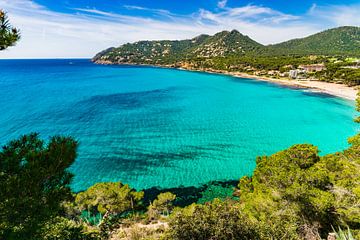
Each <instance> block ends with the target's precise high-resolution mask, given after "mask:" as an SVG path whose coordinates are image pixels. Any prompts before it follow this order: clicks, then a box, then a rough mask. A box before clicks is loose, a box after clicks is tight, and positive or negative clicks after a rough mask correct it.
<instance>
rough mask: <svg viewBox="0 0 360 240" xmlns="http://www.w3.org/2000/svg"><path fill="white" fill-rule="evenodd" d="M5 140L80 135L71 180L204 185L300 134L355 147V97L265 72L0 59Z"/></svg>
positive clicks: (331, 146) (326, 144)
mask: <svg viewBox="0 0 360 240" xmlns="http://www.w3.org/2000/svg"><path fill="white" fill-rule="evenodd" d="M0 98H1V105H0V143H1V145H3V144H5V143H6V142H7V141H9V140H11V139H13V138H17V137H19V136H20V135H22V134H25V133H29V132H39V133H40V134H41V137H43V138H47V137H48V136H51V135H54V134H63V135H71V136H74V137H75V138H76V139H78V140H79V141H80V147H79V157H78V159H77V160H76V162H75V164H74V165H73V166H72V167H71V170H72V172H73V173H74V174H75V178H74V182H73V184H72V187H73V189H74V190H75V191H77V190H82V189H85V188H87V187H89V186H91V185H92V184H94V183H96V182H99V181H117V180H121V181H123V182H125V183H129V184H130V185H131V186H133V187H136V188H138V189H141V188H148V187H153V186H160V187H164V188H165V187H166V188H167V187H178V186H180V185H184V186H198V185H199V184H203V183H206V182H209V181H212V180H230V179H238V178H240V177H241V176H243V175H245V174H251V173H252V171H253V169H254V167H255V158H256V156H258V155H264V154H272V153H274V152H276V151H279V150H282V149H285V148H287V147H289V146H291V145H293V144H296V143H313V144H315V145H318V146H319V149H320V150H321V154H326V153H331V152H335V151H339V150H342V149H344V148H346V147H347V143H346V139H347V137H349V136H351V135H354V134H355V133H356V131H357V126H356V124H355V123H353V121H352V118H353V117H354V116H355V111H354V103H353V102H350V101H346V100H343V99H340V98H335V97H331V96H328V95H319V94H315V93H311V92H308V91H306V90H294V89H288V88H284V87H280V86H277V85H274V84H270V83H265V82H261V81H256V80H250V79H242V78H233V77H229V76H223V75H214V74H206V73H195V72H187V71H180V70H171V69H161V68H152V67H131V66H100V65H95V64H92V63H91V62H90V61H89V60H0Z"/></svg>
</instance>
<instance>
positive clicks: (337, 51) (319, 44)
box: [269, 27, 360, 56]
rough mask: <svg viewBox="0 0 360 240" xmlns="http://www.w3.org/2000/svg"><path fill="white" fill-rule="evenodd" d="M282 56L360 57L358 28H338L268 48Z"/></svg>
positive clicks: (359, 30) (359, 29)
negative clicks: (280, 53)
mask: <svg viewBox="0 0 360 240" xmlns="http://www.w3.org/2000/svg"><path fill="white" fill-rule="evenodd" d="M269 50H270V51H272V52H278V51H280V52H282V53H284V54H287V53H291V54H320V55H352V56H353V55H357V56H360V27H339V28H333V29H329V30H326V31H323V32H320V33H317V34H314V35H311V36H309V37H305V38H300V39H294V40H290V41H287V42H283V43H280V44H276V45H272V46H270V49H269Z"/></svg>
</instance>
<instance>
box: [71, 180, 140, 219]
mask: <svg viewBox="0 0 360 240" xmlns="http://www.w3.org/2000/svg"><path fill="white" fill-rule="evenodd" d="M143 197H144V193H143V192H137V191H135V190H134V189H132V188H130V187H129V185H127V184H125V185H124V184H122V183H121V182H116V183H114V182H109V183H97V184H95V185H94V186H92V187H90V188H89V189H88V190H86V191H84V192H81V193H78V194H77V195H76V198H75V202H76V204H77V205H78V206H79V207H80V209H82V210H90V211H95V212H99V213H101V214H106V213H110V214H123V213H125V212H128V211H130V210H134V209H136V208H137V207H138V206H139V204H140V203H141V202H140V201H141V199H142V198H143Z"/></svg>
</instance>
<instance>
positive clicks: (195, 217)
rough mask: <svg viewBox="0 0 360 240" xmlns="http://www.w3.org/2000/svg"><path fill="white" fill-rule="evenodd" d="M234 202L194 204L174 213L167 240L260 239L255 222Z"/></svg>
mask: <svg viewBox="0 0 360 240" xmlns="http://www.w3.org/2000/svg"><path fill="white" fill-rule="evenodd" d="M233 204H234V203H233V202H227V201H226V202H222V201H220V200H214V201H213V202H212V203H209V204H205V205H200V204H193V205H190V206H189V207H186V208H184V209H182V210H179V211H176V212H174V213H173V216H172V219H171V221H170V230H169V231H168V233H167V238H168V239H174V240H177V239H179V240H187V239H189V240H192V239H217V240H230V239H259V237H260V236H259V228H258V225H257V224H256V222H254V221H253V220H252V219H251V218H248V217H246V216H245V215H243V214H242V213H241V212H240V211H239V208H237V207H233V206H234V205H233Z"/></svg>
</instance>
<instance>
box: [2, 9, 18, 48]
mask: <svg viewBox="0 0 360 240" xmlns="http://www.w3.org/2000/svg"><path fill="white" fill-rule="evenodd" d="M19 39H20V33H19V30H18V29H16V28H13V27H11V25H10V23H9V20H8V18H7V16H6V14H5V12H4V11H2V10H1V9H0V51H1V50H4V49H6V48H8V47H10V46H13V45H14V44H15V43H16V42H17V41H19Z"/></svg>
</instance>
